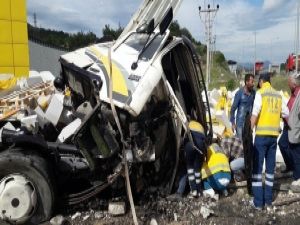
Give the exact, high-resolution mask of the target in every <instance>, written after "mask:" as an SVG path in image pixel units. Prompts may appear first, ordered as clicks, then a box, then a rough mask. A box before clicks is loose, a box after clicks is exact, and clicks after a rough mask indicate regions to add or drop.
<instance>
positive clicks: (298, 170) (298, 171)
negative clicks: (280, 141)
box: [290, 143, 300, 180]
mask: <svg viewBox="0 0 300 225" xmlns="http://www.w3.org/2000/svg"><path fill="white" fill-rule="evenodd" d="M290 151H291V153H292V159H293V165H294V170H293V177H294V179H295V180H298V179H300V143H299V144H292V143H290Z"/></svg>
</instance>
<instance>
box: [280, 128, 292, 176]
mask: <svg viewBox="0 0 300 225" xmlns="http://www.w3.org/2000/svg"><path fill="white" fill-rule="evenodd" d="M278 146H279V149H280V152H281V154H282V157H283V160H284V163H285V165H286V169H287V170H290V171H293V170H294V166H293V158H292V153H291V150H290V148H289V137H288V127H287V126H284V127H283V131H282V134H281V137H280V138H279V141H278Z"/></svg>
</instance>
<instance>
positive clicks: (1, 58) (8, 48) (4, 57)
mask: <svg viewBox="0 0 300 225" xmlns="http://www.w3.org/2000/svg"><path fill="white" fill-rule="evenodd" d="M0 66H5V67H10V66H14V57H13V48H12V44H0Z"/></svg>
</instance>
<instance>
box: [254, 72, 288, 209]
mask: <svg viewBox="0 0 300 225" xmlns="http://www.w3.org/2000/svg"><path fill="white" fill-rule="evenodd" d="M260 80H261V82H262V85H261V88H260V89H259V90H258V91H257V92H256V95H255V100H254V105H253V110H252V116H251V129H253V128H254V127H255V126H256V130H255V132H256V134H255V140H254V161H253V172H252V191H253V196H254V200H253V206H254V207H255V208H256V209H259V210H261V209H263V207H264V206H267V207H268V206H271V205H272V198H273V190H272V189H273V182H274V169H275V161H276V148H277V137H278V135H279V130H280V116H282V117H283V118H286V117H287V116H288V114H289V111H288V108H287V106H286V105H285V104H284V103H283V101H282V97H281V95H280V94H279V92H278V91H276V90H275V89H274V88H273V87H272V86H271V83H270V73H265V74H262V75H260ZM264 159H265V160H266V171H265V185H264V187H263V184H262V169H263V162H264Z"/></svg>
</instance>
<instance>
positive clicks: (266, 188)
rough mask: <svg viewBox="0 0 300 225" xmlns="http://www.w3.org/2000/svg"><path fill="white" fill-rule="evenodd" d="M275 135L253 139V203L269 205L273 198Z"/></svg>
mask: <svg viewBox="0 0 300 225" xmlns="http://www.w3.org/2000/svg"><path fill="white" fill-rule="evenodd" d="M276 147H277V137H275V136H274V137H272V136H258V135H257V136H256V137H255V140H254V161H253V173H252V191H253V196H254V205H255V206H256V207H260V208H262V207H264V205H271V204H272V198H273V182H274V169H275V163H276ZM264 159H265V160H266V173H265V184H264V185H263V183H262V169H263V163H264Z"/></svg>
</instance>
